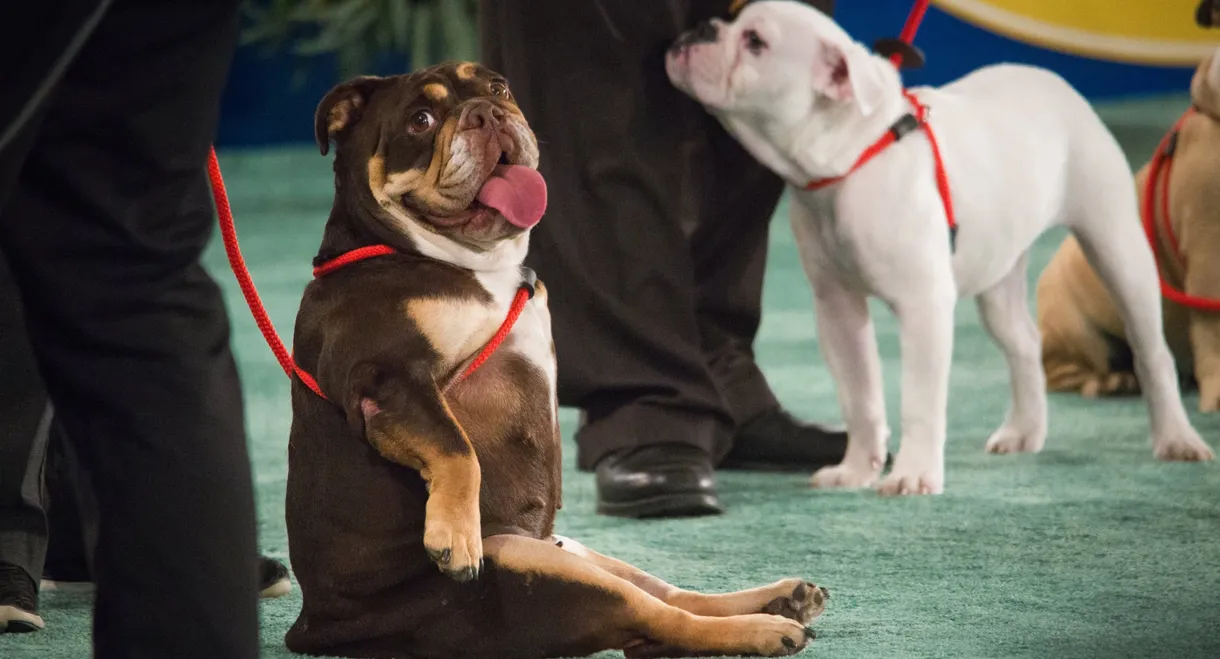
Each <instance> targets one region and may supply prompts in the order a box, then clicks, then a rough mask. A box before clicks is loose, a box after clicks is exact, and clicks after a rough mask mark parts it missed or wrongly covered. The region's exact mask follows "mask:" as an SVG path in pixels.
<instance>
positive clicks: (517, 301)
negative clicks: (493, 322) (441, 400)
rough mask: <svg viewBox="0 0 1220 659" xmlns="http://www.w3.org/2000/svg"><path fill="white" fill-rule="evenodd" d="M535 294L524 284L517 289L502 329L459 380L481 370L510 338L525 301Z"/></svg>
mask: <svg viewBox="0 0 1220 659" xmlns="http://www.w3.org/2000/svg"><path fill="white" fill-rule="evenodd" d="M533 294H534V293H533V289H532V288H526V287H524V286H522V287H521V288H519V289H517V294H516V295H515V296H514V297H513V304H512V306H510V307H509V308H508V316H507V317H505V318H504V322H503V323H501V325H500V329H498V330H496V333H495V335H494V336H492V337H491V340H490V341H488V342H487V345H485V346H483V350H482V351H481V352H480V353H479V355H478V356H477V357H475V358H474V361H472V362H470V366H467V367H466V370H465V371H462V374H461V375H459V376H458V379H457V382H461V381H462V380H465V379H466V378H468V377H470V374H471V373H474V372H475V371H477V370H479V367H480V366H482V365H483V363H484V362H486V361H487V359H488V358H489V357H491V353H493V352H495V351H496V348H499V347H500V344H501V343H504V339H507V338H508V334H509V332H512V331H513V324H514V323H516V322H517V318H519V317H520V316H521V312H522V311H523V310H524V309H525V303H526V302H528V301H529V299H530V298H531V297H533Z"/></svg>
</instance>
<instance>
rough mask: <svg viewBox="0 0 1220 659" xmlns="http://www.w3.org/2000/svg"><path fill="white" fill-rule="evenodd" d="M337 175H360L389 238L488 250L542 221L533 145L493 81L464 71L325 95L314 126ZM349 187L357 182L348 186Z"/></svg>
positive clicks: (474, 69)
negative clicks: (397, 234)
mask: <svg viewBox="0 0 1220 659" xmlns="http://www.w3.org/2000/svg"><path fill="white" fill-rule="evenodd" d="M315 131H316V137H317V139H318V144H319V146H320V148H321V150H322V153H323V154H324V155H325V154H326V153H327V151H328V149H329V142H330V140H332V139H333V140H334V141H335V144H336V171H337V172H338V171H340V169H343V168H347V169H358V170H360V174H367V181H368V187H369V191H370V192H371V194H372V197H373V199H375V200H376V202H377V203H378V205H379V206H380V207H381V209H383V210H384V211H385V214H384V215H382V214H378V215H379V216H381V217H382V218H384V216H385V215H388V217H389V218H390V222H391V223H392V224H394V225H396V226H393V227H391V228H393V229H396V230H399V231H402V230H404V229H406V230H407V231H408V232H411V230H412V229H414V228H416V227H420V228H423V229H425V230H427V231H430V232H432V233H435V234H439V235H441V236H444V237H446V238H449V239H451V240H454V241H456V242H458V243H461V244H463V245H465V246H467V247H470V248H473V249H479V250H487V249H492V248H494V247H495V245H496V244H498V243H500V242H502V241H504V240H509V239H512V238H515V237H517V236H520V235H521V234H522V233H524V232H526V231H528V230H529V229H530V227H532V226H533V225H534V224H535V223H537V221H538V220H539V219H540V218H541V215H542V211H543V210H544V209H545V206H546V186H545V183H543V182H542V178H541V177H540V176H539V175H538V173H537V171H536V169H537V166H538V144H537V141H536V139H535V137H534V134H533V131H531V130H530V127H529V124H528V123H527V122H526V120H525V117H524V116H523V115H522V114H521V110H520V109H519V108H518V107H517V104H516V102H515V101H514V100H513V96H512V92H511V91H510V90H509V87H508V81H506V80H505V79H504V78H503V77H501V76H500V75H499V74H497V73H495V72H493V71H491V70H489V69H487V68H485V67H482V66H480V65H478V64H473V63H469V62H463V63H449V64H442V65H439V66H435V67H431V68H428V69H424V70H421V71H417V72H415V73H412V74H409V75H400V76H393V77H386V78H378V77H362V78H356V79H354V80H350V81H348V82H345V83H343V84H341V85H339V86H337V87H335V88H334V89H332V90H331V91H330V92H329V93H328V94H327V95H326V97H325V98H323V99H322V102H321V103H320V104H319V106H318V110H317V114H316V116H315ZM353 178H363V176H361V177H352V176H349V177H348V180H352V179H353Z"/></svg>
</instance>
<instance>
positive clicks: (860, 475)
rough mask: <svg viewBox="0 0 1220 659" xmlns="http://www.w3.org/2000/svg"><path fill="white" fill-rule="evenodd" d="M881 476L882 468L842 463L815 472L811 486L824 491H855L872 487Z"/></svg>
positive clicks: (810, 482)
mask: <svg viewBox="0 0 1220 659" xmlns="http://www.w3.org/2000/svg"><path fill="white" fill-rule="evenodd" d="M882 466H884V463H882ZM880 475H881V467H877V468H876V469H873V468H870V467H868V466H861V465H856V464H852V463H848V462H841V463H839V464H837V465H835V466H833V467H822V468H821V469H819V470H817V471H816V472H814V474H813V478H811V479H810V480H809V484H810V485H812V486H813V487H816V488H818V489H823V490H830V489H843V490H854V489H859V488H862V487H868V486H870V485H872V484H873V483H875V482H876V481H877V477H878V476H880Z"/></svg>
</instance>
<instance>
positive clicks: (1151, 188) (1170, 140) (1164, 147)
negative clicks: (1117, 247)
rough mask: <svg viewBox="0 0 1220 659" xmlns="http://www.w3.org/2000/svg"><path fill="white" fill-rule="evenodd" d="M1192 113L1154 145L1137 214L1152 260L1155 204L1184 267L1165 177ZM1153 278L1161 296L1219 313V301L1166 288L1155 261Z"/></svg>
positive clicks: (1202, 309)
mask: <svg viewBox="0 0 1220 659" xmlns="http://www.w3.org/2000/svg"><path fill="white" fill-rule="evenodd" d="M1193 114H1194V110H1193V108H1192V109H1189V110H1187V111H1186V112H1185V113H1183V114H1182V116H1181V117H1180V118H1179V119H1178V121H1177V123H1175V124H1174V125H1173V128H1171V129H1170V130H1169V132H1168V133H1166V134H1165V137H1163V138H1161V143H1160V144H1158V145H1157V148H1156V152H1155V153H1154V154H1153V156H1152V161H1151V162H1149V163H1148V178H1147V179H1146V180H1145V181H1144V199H1143V203H1142V204H1141V207H1140V215H1142V218H1141V219H1142V220H1143V223H1144V235H1145V236H1146V237H1147V238H1148V244H1149V245H1150V246H1151V247H1152V255H1153V258H1154V259H1155V258H1156V254H1157V251H1158V250H1157V239H1156V208H1157V206H1158V205H1159V206H1160V210H1161V227H1162V230H1163V231H1164V233H1165V237H1166V238H1167V239H1168V240H1169V244H1170V246H1171V248H1172V250H1173V256H1174V258H1176V259H1177V260H1178V262H1179V263H1181V264H1182V265H1186V262H1185V259H1183V257H1182V251H1181V247H1180V246H1179V245H1178V238H1177V236H1175V235H1174V233H1173V225H1172V223H1171V221H1170V216H1169V174H1170V172H1171V171H1172V170H1173V156H1174V151H1175V150H1176V146H1177V141H1178V134H1179V132H1180V131H1181V130H1182V125H1183V124H1184V123H1186V120H1187V119H1189V118H1190V116H1191V115H1193ZM1158 261H1159V259H1158ZM1157 279H1158V280H1159V281H1160V284H1161V295H1163V296H1165V297H1166V298H1167V299H1169V300H1171V301H1173V302H1176V303H1178V304H1180V305H1182V306H1184V307H1188V308H1190V309H1195V310H1196V311H1208V312H1220V300H1212V299H1208V298H1204V297H1197V296H1194V295H1190V294H1189V293H1186V292H1185V291H1182V290H1178V289H1177V288H1174V287H1173V286H1172V285H1170V283H1169V282H1168V281H1166V280H1165V274H1164V273H1163V272H1161V266H1160V263H1159V262H1158V263H1157Z"/></svg>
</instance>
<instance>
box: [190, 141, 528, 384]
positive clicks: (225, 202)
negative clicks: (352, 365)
mask: <svg viewBox="0 0 1220 659" xmlns="http://www.w3.org/2000/svg"><path fill="white" fill-rule="evenodd" d="M208 178H209V179H210V180H211V182H212V198H213V199H214V200H215V202H216V214H217V217H218V221H219V223H220V235H221V237H222V238H223V239H224V246H225V254H227V255H228V257H229V266H230V268H232V270H233V276H234V277H236V278H237V283H238V285H239V286H240V287H241V292H242V295H243V296H245V298H246V305H247V306H249V307H250V313H251V314H252V315H253V316H254V322H255V323H257V324H258V328H259V330H261V331H262V333H263V338H264V339H266V340H267V345H268V346H270V347H271V352H273V353H275V358H276V360H278V361H279V363H280V367H282V368H283V369H284V373H286V374H287V375H288V377H290V378H291V377H292V376H293V375H296V376H297V377H298V378H299V379H300V380H301V382H302V383H303V384H304V385H305V386H307V387H309V389H310V390H311V391H313V392H314V393H315V394H317V395H318V396H319V397H321V398H322V399H323V400H330V399H329V398H327V397H326V394H324V393H322V389H321V387H319V386H318V383H317V381H316V380H314V378H313V376H312V375H310V374H309V373H308V372H306V371H305V370H304V369H302V368H301V367H300V366H298V365H297V363H296V361H295V360H293V358H292V354H291V353H289V352H288V348H286V347H285V346H284V342H283V341H282V340H280V337H279V334H277V333H276V331H275V326H274V325H272V324H271V318H270V317H268V316H267V310H266V309H265V308H264V307H263V302H262V300H261V299H260V298H259V296H258V290H257V289H255V288H254V281H253V280H251V279H250V272H249V270H247V269H246V261H245V259H243V258H242V256H241V247H240V246H239V245H238V243H237V229H236V227H235V226H234V224H233V210H232V208H230V206H229V196H228V194H227V193H226V192H225V183H224V178H222V177H221V175H220V163H219V162H218V161H217V160H216V149H215V148H213V149H211V150H210V151H209V153H208ZM395 253H397V250H395V249H394V248H393V247H390V246H388V245H370V246H368V247H361V248H359V249H354V250H352V251H350V252H346V253H344V254H341V255H340V256H338V257H337V258H334V259H331V260H329V261H327V262H325V263H323V264H321V265H319V266H318V267H316V268H314V269H313V276H314V277H322V276H325V275H327V274H329V273H331V272H334V271H335V270H338V269H339V268H342V267H343V266H346V265H351V264H352V263H356V262H359V261H363V260H365V259H371V258H376V257H378V256H388V255H390V254H395ZM533 296H534V276H533V272H531V271H529V270H526V271H525V281H523V282H522V284H521V288H519V289H518V290H517V293H516V295H515V296H514V297H513V302H512V306H510V307H509V309H508V316H507V317H506V318H505V319H504V322H503V323H501V324H500V328H499V329H498V330H497V331H496V334H495V336H493V337H492V338H491V340H490V341H488V342H487V344H486V345H484V346H483V349H482V350H481V351H479V353H478V354H477V355H475V357H474V359H473V360H472V361H471V362H470V365H469V366H467V367H466V368H465V369H464V370H463V371H462V372H461V373H460V374H459V375H458V376H457V377H456V378H454V379H452V380H450V381H449V383H448V384H446V385H445V389H446V390H448V389H449V387H451V386H453V385H454V384H456V383H458V382H461V381H462V380H465V379H466V378H467V377H469V376H470V374H471V373H474V372H475V371H476V370H478V368H479V367H480V366H482V365H483V364H484V363H486V362H487V360H488V358H490V357H491V355H492V353H494V352H495V351H496V349H497V348H499V347H500V344H501V343H503V342H504V340H505V339H506V338H508V335H509V333H510V332H512V329H513V325H514V324H515V323H516V322H517V319H518V318H519V317H520V316H521V312H522V311H523V310H524V309H525V304H526V302H528V301H529V299H530V298H532V297H533Z"/></svg>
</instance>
